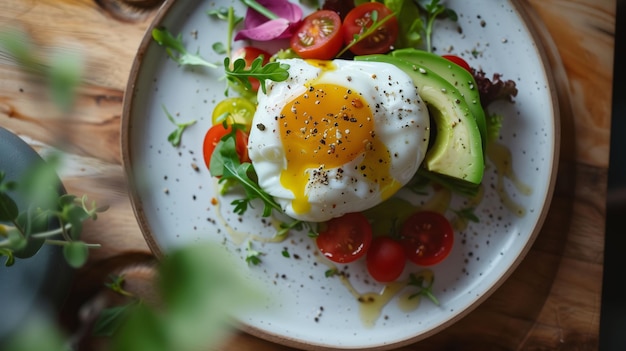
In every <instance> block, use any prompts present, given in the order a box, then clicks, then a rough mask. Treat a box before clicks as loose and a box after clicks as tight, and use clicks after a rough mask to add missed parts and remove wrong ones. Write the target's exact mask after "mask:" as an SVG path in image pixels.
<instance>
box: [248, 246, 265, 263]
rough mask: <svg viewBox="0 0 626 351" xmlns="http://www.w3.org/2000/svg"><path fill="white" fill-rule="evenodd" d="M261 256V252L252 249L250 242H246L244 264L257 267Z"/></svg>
mask: <svg viewBox="0 0 626 351" xmlns="http://www.w3.org/2000/svg"><path fill="white" fill-rule="evenodd" d="M261 255H262V253H261V252H259V251H256V250H255V249H253V248H252V241H248V246H247V247H246V262H248V264H252V265H255V266H256V265H259V264H260V263H261Z"/></svg>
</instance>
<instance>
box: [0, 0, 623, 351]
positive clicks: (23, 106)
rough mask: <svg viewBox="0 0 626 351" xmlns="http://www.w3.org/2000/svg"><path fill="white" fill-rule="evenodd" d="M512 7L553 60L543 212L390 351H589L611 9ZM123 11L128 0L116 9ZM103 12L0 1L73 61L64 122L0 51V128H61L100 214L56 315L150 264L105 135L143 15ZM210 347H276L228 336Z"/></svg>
mask: <svg viewBox="0 0 626 351" xmlns="http://www.w3.org/2000/svg"><path fill="white" fill-rule="evenodd" d="M521 1H522V2H523V3H524V4H526V5H528V7H529V8H530V9H531V10H532V11H534V13H535V14H536V15H538V16H535V17H534V18H536V19H537V20H538V23H539V25H540V26H543V27H544V28H545V29H546V30H547V33H548V35H550V36H551V37H552V39H553V42H554V43H556V47H554V48H553V49H554V51H552V53H553V54H555V55H553V59H554V61H553V64H554V68H555V75H556V78H557V80H558V82H559V86H560V88H561V91H560V95H561V97H562V98H563V100H562V101H566V103H565V104H564V106H561V108H562V115H561V127H562V146H561V150H562V153H561V162H560V166H559V176H558V179H557V185H556V190H555V194H554V199H553V202H552V206H551V208H550V211H549V213H548V217H547V220H546V223H545V225H544V228H543V230H542V232H541V234H540V235H539V237H538V239H537V241H536V242H535V244H534V245H533V247H532V249H531V250H530V252H529V254H528V256H527V257H526V259H525V260H524V261H523V262H522V263H521V265H520V266H519V268H518V269H517V270H516V271H515V272H514V273H513V275H512V276H511V277H510V278H509V279H508V280H507V281H506V282H505V283H504V284H503V285H502V286H501V287H500V288H499V289H498V290H497V291H496V292H495V293H494V294H493V295H492V296H491V297H490V298H489V299H487V300H486V301H485V302H484V303H483V304H482V305H481V306H479V307H478V308H477V309H476V310H474V311H473V312H471V313H470V314H469V315H467V316H466V317H464V318H463V319H462V320H461V321H459V322H458V323H456V324H455V325H453V326H452V327H450V328H448V329H446V330H444V331H443V332H441V333H439V334H436V335H434V336H432V337H430V338H428V339H426V340H423V341H420V342H418V343H416V344H414V345H410V346H405V347H403V348H402V350H418V349H419V350H423V349H426V350H435V349H446V350H456V349H458V350H461V349H462V350H471V349H476V350H517V349H523V350H556V349H559V350H596V349H597V348H598V336H599V321H600V305H601V288H602V265H603V248H604V225H605V222H604V220H605V198H606V183H607V169H608V160H609V136H610V121H611V91H612V89H611V88H612V72H613V50H614V28H615V8H616V3H615V0H576V1H566V0H521ZM133 2H134V3H141V1H128V3H133ZM149 2H150V1H145V2H144V3H149ZM153 2H158V1H153ZM116 3H117V4H119V3H120V2H119V1H107V0H101V1H94V0H3V1H1V2H0V26H2V27H5V26H20V27H21V28H23V29H25V30H27V31H28V32H29V33H31V34H32V36H33V38H34V40H35V41H36V43H38V44H40V45H42V46H43V47H47V48H51V47H62V48H71V49H76V48H79V49H80V50H82V51H83V52H85V53H86V62H87V67H88V69H87V75H86V82H85V84H84V85H83V86H82V87H81V90H80V95H79V99H78V101H77V111H76V113H75V114H74V115H73V116H72V119H73V120H72V122H71V123H67V122H66V121H65V120H63V117H62V116H61V115H60V113H59V112H55V111H56V110H55V109H54V108H50V106H49V105H48V104H47V103H45V102H44V99H42V98H41V95H40V94H41V93H42V92H41V89H40V88H39V87H37V86H36V84H35V83H33V82H32V80H31V79H29V77H28V76H27V75H25V74H24V73H22V72H19V71H18V70H17V69H16V67H15V64H14V63H13V62H12V61H11V60H9V59H8V58H7V57H5V56H1V55H0V78H1V79H0V126H2V127H5V128H7V129H9V130H10V131H13V132H14V133H17V134H18V135H20V136H21V137H22V138H24V139H25V140H27V141H28V142H29V143H30V144H31V145H33V146H34V147H35V148H36V149H37V150H38V151H40V153H42V154H43V153H46V152H48V151H49V150H50V148H51V147H52V146H53V145H55V140H57V139H58V136H59V135H60V134H61V133H65V134H64V135H69V136H70V143H69V144H65V145H64V146H63V151H64V152H65V153H66V156H67V159H68V160H69V161H70V162H67V163H66V164H65V166H64V167H63V168H62V170H61V174H60V175H61V178H62V180H63V182H64V185H65V186H66V188H67V190H68V191H69V192H70V193H73V194H87V195H88V196H89V197H90V198H91V199H95V200H96V201H98V203H100V204H108V205H110V209H109V210H108V211H107V212H105V213H103V214H102V215H101V216H100V217H99V219H98V220H97V221H96V222H89V223H88V224H87V228H86V230H85V233H84V236H85V237H86V239H87V240H89V241H93V242H99V243H101V244H102V245H103V247H102V248H101V249H98V250H94V251H92V253H91V258H90V261H89V263H88V265H87V266H86V267H85V268H84V269H82V270H80V271H79V272H78V275H77V278H76V283H75V287H74V289H73V291H72V292H71V293H70V298H69V303H68V307H67V308H68V310H69V311H70V312H73V311H75V310H74V309H76V310H77V308H78V306H79V305H80V303H82V302H85V301H87V300H86V299H87V298H88V297H89V295H90V294H94V293H95V292H96V291H97V290H98V289H99V288H100V287H101V286H102V284H103V281H104V279H105V277H106V274H108V273H109V272H111V271H115V270H120V269H127V267H128V266H129V265H130V266H133V265H135V264H137V262H146V261H147V260H150V259H151V256H150V250H149V248H148V246H147V245H146V243H145V241H144V239H143V236H142V233H141V231H140V229H139V226H138V224H137V222H136V220H135V217H134V214H133V210H132V208H131V204H130V200H129V197H128V192H127V184H126V179H125V174H124V170H123V167H122V158H121V150H120V141H119V140H120V123H121V113H122V99H123V95H124V89H125V87H126V81H127V79H128V75H129V71H130V68H131V64H132V62H133V59H134V56H135V52H136V50H137V47H138V45H139V42H140V40H141V39H142V37H143V35H144V32H145V30H146V28H147V27H148V26H149V24H150V20H151V19H152V18H153V17H154V15H155V10H154V9H152V10H141V11H130V12H127V11H124V8H120V7H116V6H114V5H115V4H116ZM107 4H108V5H107ZM559 56H560V59H561V60H562V61H559ZM561 62H562V64H561ZM567 102H569V104H568V103H567ZM68 132H69V133H68ZM139 275H140V274H139ZM221 349H223V350H253V349H254V350H288V349H289V348H287V347H284V346H280V345H275V344H271V343H269V342H267V341H264V340H260V339H257V338H255V337H252V336H249V335H246V334H243V333H238V334H236V335H235V336H234V337H233V338H232V339H231V340H229V342H228V343H226V345H224V346H222V347H221Z"/></svg>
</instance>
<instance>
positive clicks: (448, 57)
mask: <svg viewBox="0 0 626 351" xmlns="http://www.w3.org/2000/svg"><path fill="white" fill-rule="evenodd" d="M441 57H443V58H445V59H446V60H449V61H451V62H454V63H456V64H457V65H459V66H461V67H463V68H464V69H465V70H466V71H468V72H469V73H472V67H470V65H469V63H467V61H465V60H464V59H462V58H461V57H460V56H456V55H441Z"/></svg>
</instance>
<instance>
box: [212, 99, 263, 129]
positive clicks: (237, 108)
mask: <svg viewBox="0 0 626 351" xmlns="http://www.w3.org/2000/svg"><path fill="white" fill-rule="evenodd" d="M254 111H256V106H255V105H254V104H253V103H252V102H251V101H250V100H248V99H244V98H242V97H231V98H226V99H224V100H222V101H220V102H219V103H218V104H217V105H215V108H214V109H213V115H212V116H211V119H212V121H213V124H214V125H215V124H222V123H224V122H226V124H228V125H232V124H237V125H240V126H244V127H245V128H244V130H245V132H249V131H250V126H251V124H252V117H254Z"/></svg>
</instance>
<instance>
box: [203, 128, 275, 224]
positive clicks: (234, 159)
mask: <svg viewBox="0 0 626 351" xmlns="http://www.w3.org/2000/svg"><path fill="white" fill-rule="evenodd" d="M235 130H236V128H233V131H232V132H231V133H229V134H227V135H226V136H224V138H222V140H220V142H219V143H217V145H216V147H215V150H214V151H213V155H212V156H211V162H210V164H209V171H210V172H211V175H212V176H214V177H220V180H219V181H220V183H221V182H225V181H228V180H229V179H230V180H236V181H237V182H238V183H239V184H240V185H241V186H243V189H244V191H245V193H246V197H245V198H244V199H238V200H234V201H233V202H232V203H231V204H232V205H234V206H235V209H234V211H235V213H237V214H243V213H244V212H246V210H247V209H248V206H250V203H251V202H252V200H254V199H261V200H263V204H264V208H263V217H268V216H270V215H271V214H272V210H273V209H274V210H278V211H282V209H281V207H280V205H279V204H278V203H277V202H276V201H275V200H274V199H273V198H272V196H271V195H269V194H268V193H266V192H265V191H264V190H263V189H261V187H260V186H259V185H258V184H257V183H256V182H255V181H254V180H252V179H251V178H250V175H252V174H254V168H253V167H252V164H251V163H249V162H244V163H241V162H240V161H239V155H238V154H237V149H236V147H235Z"/></svg>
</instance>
